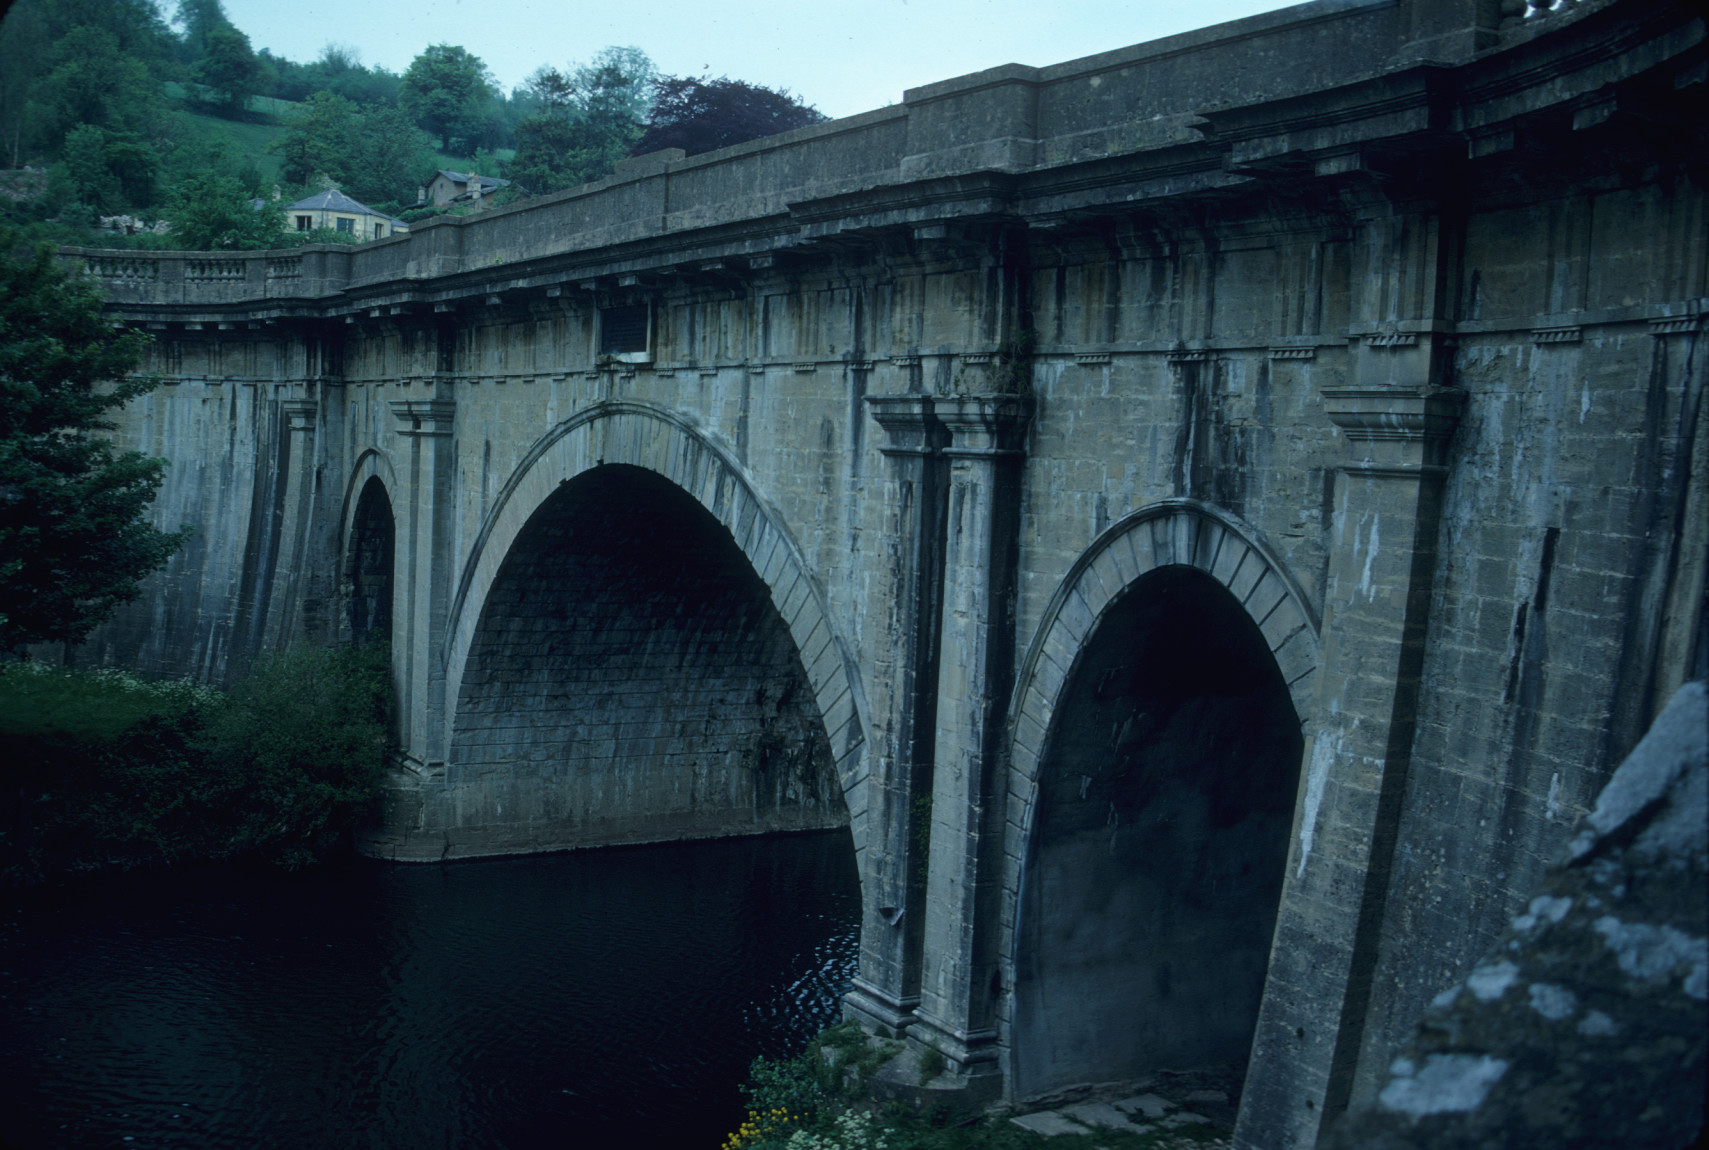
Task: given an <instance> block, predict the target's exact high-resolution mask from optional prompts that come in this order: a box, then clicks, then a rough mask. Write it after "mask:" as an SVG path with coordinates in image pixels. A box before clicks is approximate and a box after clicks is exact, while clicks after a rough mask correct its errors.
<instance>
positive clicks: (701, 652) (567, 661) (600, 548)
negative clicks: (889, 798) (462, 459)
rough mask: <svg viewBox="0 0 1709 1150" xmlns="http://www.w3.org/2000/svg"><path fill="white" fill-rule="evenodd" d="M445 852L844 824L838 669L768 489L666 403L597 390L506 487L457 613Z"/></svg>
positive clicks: (850, 756)
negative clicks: (618, 398)
mask: <svg viewBox="0 0 1709 1150" xmlns="http://www.w3.org/2000/svg"><path fill="white" fill-rule="evenodd" d="M452 627H453V632H452V642H451V650H450V659H449V666H448V677H447V689H448V696H449V697H448V700H447V701H448V704H451V706H449V707H448V709H449V710H450V711H451V720H450V730H449V732H448V747H449V754H448V757H447V765H446V773H445V786H444V787H443V788H441V789H439V790H438V792H437V793H436V794H430V795H424V796H423V797H424V799H425V800H426V803H425V807H424V812H423V813H424V823H425V828H424V829H434V828H436V829H437V830H438V832H439V833H441V834H443V835H444V836H445V838H446V840H447V843H448V844H454V846H453V848H452V852H451V853H454V854H487V853H505V852H510V851H529V850H546V849H560V848H564V847H572V846H585V845H604V844H608V843H616V842H641V841H658V840H662V839H674V838H692V837H712V836H725V835H730V834H742V833H761V832H766V831H774V830H787V829H805V828H809V827H819V826H832V825H842V824H843V823H845V822H847V823H850V824H851V826H852V829H853V830H854V831H855V834H856V839H855V843H856V847H857V849H858V848H859V846H860V843H861V838H860V835H861V832H862V831H863V830H864V826H863V820H862V815H863V814H864V804H863V802H862V799H863V798H864V786H863V783H864V774H863V772H862V750H863V740H862V737H861V728H860V723H859V720H858V713H857V709H856V692H855V689H854V686H853V677H852V675H851V673H850V670H849V668H848V665H847V660H846V656H845V654H844V652H843V649H842V646H841V644H840V643H838V642H837V641H836V639H835V637H834V635H833V634H832V632H831V628H830V624H829V619H828V617H827V614H826V610H825V606H824V601H823V596H822V593H821V592H820V591H819V590H818V588H817V587H816V585H815V584H814V582H813V581H812V580H811V579H810V578H809V577H808V575H807V573H806V571H805V567H804V564H803V562H802V560H801V558H800V556H799V552H798V551H797V549H796V548H795V546H794V544H793V542H792V541H791V540H790V539H789V537H788V536H787V534H786V533H785V532H784V531H783V529H782V528H781V527H780V526H779V524H778V519H777V516H776V514H775V512H774V511H772V509H770V508H769V507H768V506H766V505H765V504H764V503H763V502H762V501H761V500H760V499H759V498H758V497H757V496H756V495H755V494H754V492H753V488H752V485H751V483H750V481H749V480H748V479H747V477H746V476H745V475H744V474H743V473H742V472H741V471H740V469H739V467H738V466H737V465H736V464H735V463H734V461H733V460H732V459H730V458H729V457H728V455H727V454H726V453H724V452H723V451H721V450H720V449H719V448H718V446H717V445H716V444H714V443H712V442H711V441H709V440H708V439H706V438H705V437H704V436H703V435H702V434H701V433H699V432H698V431H697V430H696V429H694V428H692V427H690V426H688V425H686V424H685V423H684V422H683V421H682V420H681V419H680V418H679V417H676V416H674V415H672V414H670V413H665V412H661V411H658V410H656V409H651V408H646V407H643V406H641V405H635V404H608V405H602V406H601V407H600V408H598V409H595V410H593V411H590V412H585V413H583V414H582V415H580V416H578V418H577V419H576V420H573V421H571V422H570V423H568V424H565V425H562V426H560V427H559V428H557V429H554V431H553V432H552V433H551V434H549V435H548V436H547V437H545V438H544V439H543V440H542V441H541V443H540V444H538V445H537V446H536V448H535V449H534V451H532V452H531V453H530V455H529V456H528V457H527V459H525V461H524V463H523V464H522V466H521V467H519V469H518V471H517V473H516V475H515V477H514V478H513V479H512V481H511V482H510V483H509V484H507V486H506V488H505V489H504V490H503V491H502V492H501V493H500V496H499V499H498V500H497V502H496V503H495V507H494V510H493V512H492V513H491V514H490V515H489V518H488V522H487V524H486V526H485V527H484V528H483V530H482V533H481V536H480V537H479V539H478V540H477V544H476V549H475V552H474V554H473V556H472V558H471V562H470V565H469V567H468V568H467V571H466V574H465V577H464V579H463V582H462V586H461V587H460V588H459V593H458V596H457V600H456V602H455V604H454V606H453V613H452Z"/></svg>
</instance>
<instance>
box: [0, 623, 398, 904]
mask: <svg viewBox="0 0 1709 1150" xmlns="http://www.w3.org/2000/svg"><path fill="white" fill-rule="evenodd" d="M389 707H390V695H389V678H388V674H387V654H386V650H385V648H384V646H383V645H374V646H371V647H369V648H366V649H363V650H360V651H350V650H339V651H329V650H320V649H315V648H299V649H296V650H293V651H290V652H287V653H285V654H283V655H279V656H275V657H273V658H270V659H267V660H264V661H262V662H261V663H260V664H258V665H257V666H256V668H255V670H254V672H253V673H252V674H250V675H249V676H248V677H247V678H246V679H244V680H243V681H242V682H240V683H239V684H238V685H237V686H236V687H235V688H234V689H233V690H232V692H231V693H230V694H229V695H228V694H224V693H222V692H219V691H214V690H211V689H209V688H205V687H197V686H194V685H191V684H189V683H154V682H148V681H146V680H143V679H140V678H138V677H136V676H134V675H128V674H124V673H120V672H113V671H94V672H90V671H74V670H61V669H53V668H42V667H40V666H39V665H37V664H31V663H13V664H9V665H6V666H4V667H0V740H4V742H5V744H6V745H7V746H8V748H9V751H10V752H11V753H10V754H9V755H8V756H6V758H5V760H4V763H3V765H0V783H3V784H4V785H3V789H0V877H3V879H4V882H5V883H6V884H7V885H17V884H20V883H28V882H34V881H40V880H41V879H42V878H44V877H47V876H49V875H54V874H66V873H76V872H80V871H90V870H103V869H120V868H126V867H134V866H147V865H156V864H173V863H178V862H189V861H196V860H211V859H228V858H239V857H246V858H256V859H260V860H265V861H268V862H271V863H275V864H278V865H282V866H286V867H295V866H300V865H302V864H304V863H306V862H309V861H312V860H313V859H314V858H315V857H317V856H318V855H320V854H323V853H325V852H326V851H327V850H328V849H329V848H331V847H334V846H336V845H337V844H338V843H339V842H340V840H342V839H343V838H344V837H345V836H346V835H347V834H348V832H349V831H350V829H351V827H352V826H353V824H354V822H355V820H356V819H357V818H358V817H359V815H360V814H361V813H362V811H363V810H364V809H365V808H366V807H367V806H369V805H370V804H371V803H372V802H373V800H374V799H375V797H376V796H377V795H378V792H379V787H380V784H381V781H382V779H383V778H384V775H385V770H386V761H387V751H388V746H389V738H388V735H387V719H388V711H389Z"/></svg>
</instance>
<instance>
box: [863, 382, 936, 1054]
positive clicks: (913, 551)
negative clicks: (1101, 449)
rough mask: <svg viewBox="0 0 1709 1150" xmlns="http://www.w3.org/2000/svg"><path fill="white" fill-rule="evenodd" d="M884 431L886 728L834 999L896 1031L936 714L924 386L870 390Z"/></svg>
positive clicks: (909, 988) (910, 962)
mask: <svg viewBox="0 0 1709 1150" xmlns="http://www.w3.org/2000/svg"><path fill="white" fill-rule="evenodd" d="M866 403H867V407H868V409H869V410H870V411H871V412H872V417H873V419H874V420H876V421H877V422H878V424H879V426H880V427H881V428H883V429H884V433H885V436H886V440H885V443H884V444H883V445H882V446H881V447H880V448H879V450H880V451H881V452H883V453H884V455H885V457H886V460H887V461H888V462H887V475H886V477H885V487H884V492H885V498H886V500H887V501H888V504H889V508H888V512H889V513H888V515H887V522H886V529H887V532H888V534H889V536H890V546H889V556H888V560H889V561H888V563H887V567H888V574H889V577H890V580H889V581H890V586H891V603H892V607H891V615H890V620H889V630H890V636H891V641H890V647H889V652H888V658H887V659H886V662H887V663H888V664H889V675H888V684H889V689H888V693H887V698H885V699H884V706H883V711H882V713H883V715H884V716H885V722H884V727H885V731H884V737H883V738H881V739H880V740H879V744H878V746H877V747H876V748H875V750H876V754H875V755H874V758H873V763H872V773H871V774H870V775H869V776H868V779H867V796H868V799H867V801H868V804H869V808H868V809H869V810H870V811H871V812H872V816H873V817H872V820H871V823H870V825H871V826H872V828H873V832H872V837H871V838H869V839H868V842H867V852H866V873H865V876H864V877H865V881H866V883H867V890H868V894H867V897H866V899H865V903H866V907H865V911H866V917H865V920H864V921H863V923H862V928H861V959H860V973H859V974H858V975H857V976H856V977H855V980H854V987H853V989H852V990H850V991H849V993H848V995H847V996H846V997H845V998H844V1003H845V1005H846V1007H847V1009H848V1011H849V1012H850V1013H851V1015H852V1016H854V1017H856V1018H858V1019H859V1020H860V1021H861V1022H862V1023H863V1024H865V1025H866V1026H868V1027H870V1028H872V1029H874V1030H876V1031H878V1032H879V1033H882V1034H887V1035H891V1036H897V1035H900V1034H901V1033H902V1031H903V1030H904V1029H906V1028H907V1027H908V1026H909V1025H910V1024H911V1023H912V1022H913V1021H914V1010H915V1008H916V1007H918V1006H919V1002H920V970H921V961H922V947H923V943H924V938H925V921H926V917H925V901H926V864H927V860H926V853H927V852H926V847H927V841H928V838H929V835H930V817H931V796H932V758H933V754H934V751H935V727H936V719H937V682H938V635H939V631H940V624H941V615H942V594H943V561H944V555H943V546H944V512H945V509H946V503H947V498H948V470H949V468H948V462H947V460H946V459H945V457H944V454H943V449H944V447H945V446H946V445H947V443H948V439H949V436H948V432H947V431H946V429H945V428H944V426H943V424H942V423H940V422H939V421H938V419H937V417H936V416H935V415H934V413H933V400H932V397H930V396H923V395H895V396H888V395H887V396H868V397H867V398H866Z"/></svg>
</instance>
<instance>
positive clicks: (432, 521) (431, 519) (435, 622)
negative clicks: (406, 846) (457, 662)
mask: <svg viewBox="0 0 1709 1150" xmlns="http://www.w3.org/2000/svg"><path fill="white" fill-rule="evenodd" d="M455 411H456V405H455V404H454V403H453V402H452V401H451V400H448V399H427V400H397V401H394V402H393V403H392V414H393V415H395V416H396V417H397V420H398V434H400V435H402V436H404V437H405V439H406V440H407V442H408V444H409V449H408V453H407V473H406V474H407V478H406V479H405V480H404V483H405V487H406V492H407V494H406V495H405V508H406V510H405V512H404V515H403V518H402V522H401V523H399V524H398V529H399V530H398V536H399V537H398V540H397V546H396V548H395V551H394V554H395V556H396V558H395V559H394V564H395V566H394V568H393V577H392V578H393V587H394V588H395V590H394V592H393V603H394V605H395V606H394V611H395V614H394V615H393V619H392V675H393V678H394V680H395V682H396V683H397V688H398V713H399V714H400V715H402V716H404V725H403V729H402V731H401V732H400V734H401V735H402V737H403V750H404V754H405V756H406V758H407V760H408V762H409V765H410V766H411V767H413V768H414V769H415V770H416V771H418V772H421V773H423V774H425V775H428V776H431V775H434V774H435V773H442V772H443V771H444V769H445V663H444V648H445V639H446V634H445V630H446V613H447V611H448V609H449V606H450V601H451V590H452V589H451V577H452V576H451V516H452V506H451V481H452V476H453V474H454V462H455V461H454V460H453V458H452V451H451V426H452V417H453V415H454V414H455Z"/></svg>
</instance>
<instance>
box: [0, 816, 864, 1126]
mask: <svg viewBox="0 0 1709 1150" xmlns="http://www.w3.org/2000/svg"><path fill="white" fill-rule="evenodd" d="M859 904H860V895H859V887H858V880H857V877H856V874H855V862H854V851H853V847H852V846H851V843H850V839H849V835H848V832H847V831H836V832H824V833H818V834H808V835H795V836H788V837H781V838H766V839H741V840H735V841H728V842H716V843H686V844H670V845H664V846H651V847H632V848H624V849H616V850H604V851H587V852H580V853H575V854H560V855H536V856H532V857H527V858H518V859H503V860H494V861H486V862H481V861H476V862H459V863H450V864H443V865H412V866H404V865H388V864H383V863H376V862H370V861H366V860H358V861H355V862H351V863H345V864H339V865H336V866H332V867H327V868H322V869H320V870H318V871H315V872H313V873H308V874H304V875H297V876H286V875H278V874H260V873H250V872H242V871H231V870H224V871H222V870H190V871H181V872H157V873H149V874H138V875H127V876H119V877H117V878H114V879H108V880H101V881H98V882H88V883H82V884H74V885H72V886H70V887H61V888H57V889H53V890H38V891H31V892H26V893H25V894H23V895H19V894H16V893H12V894H7V895H5V896H4V898H3V901H0V1138H3V1140H4V1141H5V1142H6V1143H8V1144H9V1145H11V1146H14V1147H18V1148H20V1150H38V1148H47V1147H77V1148H83V1147H121V1148H143V1147H151V1148H152V1147H184V1148H190V1147H197V1148H199V1147H234V1148H236V1147H242V1148H245V1150H250V1148H258V1147H291V1148H292V1150H319V1148H321V1147H362V1148H375V1150H379V1148H385V1147H398V1148H400V1150H426V1148H440V1147H459V1148H462V1147H471V1148H472V1147H506V1148H512V1150H523V1148H527V1147H605V1146H611V1147H619V1146H621V1147H634V1146H665V1147H676V1146H680V1147H685V1148H691V1147H705V1148H707V1150H716V1148H717V1147H718V1146H719V1144H720V1143H721V1142H722V1140H723V1138H724V1136H725V1135H726V1134H728V1133H729V1132H730V1131H731V1130H733V1129H735V1127H736V1125H737V1123H738V1122H739V1121H740V1118H741V1110H742V1107H741V1101H742V1100H741V1096H740V1094H739V1093H738V1091H737V1089H736V1088H737V1085H738V1084H739V1083H740V1082H741V1080H742V1079H743V1078H744V1076H745V1074H746V1071H747V1067H748V1063H749V1062H751V1061H752V1059H753V1058H754V1056H755V1055H756V1054H766V1055H771V1056H780V1055H784V1054H793V1053H797V1052H798V1051H799V1050H800V1048H801V1047H802V1045H803V1044H804V1043H805V1042H806V1040H807V1039H808V1038H809V1037H811V1036H812V1035H813V1034H814V1033H816V1032H817V1031H819V1030H820V1029H822V1028H823V1027H825V1026H827V1025H830V1024H831V1023H832V1022H834V1021H836V1015H837V1012H838V1002H837V1000H838V997H839V995H840V994H841V993H842V991H843V990H844V989H845V988H846V987H847V985H848V980H849V978H850V977H851V976H852V975H853V973H854V964H855V952H856V942H857V938H856V931H857V923H858V920H859Z"/></svg>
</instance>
